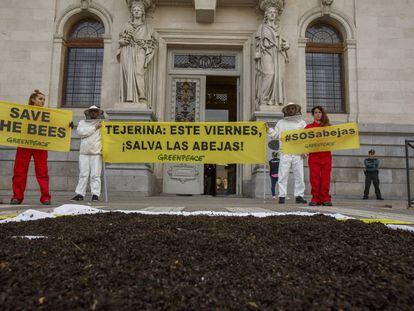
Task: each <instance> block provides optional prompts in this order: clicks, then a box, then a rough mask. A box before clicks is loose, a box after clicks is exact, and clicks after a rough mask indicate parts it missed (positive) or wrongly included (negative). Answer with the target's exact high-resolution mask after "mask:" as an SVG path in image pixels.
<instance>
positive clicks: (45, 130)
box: [0, 102, 72, 152]
mask: <svg viewBox="0 0 414 311" xmlns="http://www.w3.org/2000/svg"><path fill="white" fill-rule="evenodd" d="M71 121H72V111H66V110H60V109H50V108H43V107H36V106H30V105H21V104H12V103H6V102H0V145H4V146H12V147H24V148H32V149H42V150H53V151H64V152H68V151H70V139H71V127H70V123H71Z"/></svg>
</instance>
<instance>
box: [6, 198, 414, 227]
mask: <svg viewBox="0 0 414 311" xmlns="http://www.w3.org/2000/svg"><path fill="white" fill-rule="evenodd" d="M72 196H73V194H72V193H71V194H69V193H65V194H58V195H54V196H53V198H52V203H53V204H52V205H51V206H47V207H46V206H43V205H41V204H40V202H39V201H38V200H39V197H38V196H28V197H26V198H25V201H24V203H23V204H21V205H10V204H8V200H7V201H6V198H5V197H4V196H3V204H0V217H1V216H6V215H12V214H18V213H20V212H23V211H25V210H27V209H36V210H41V211H51V210H52V209H53V208H55V207H57V206H61V205H63V204H81V205H90V206H93V207H96V208H100V209H104V210H109V211H110V210H141V211H152V212H178V211H183V212H195V211H215V212H231V213H240V212H245V213H254V212H315V213H316V212H321V213H339V214H343V215H345V216H350V217H354V218H358V219H361V218H375V219H391V220H396V221H403V222H408V223H411V224H414V209H408V208H407V202H404V201H395V200H386V201H377V200H375V199H372V200H349V199H347V200H345V199H337V200H335V199H333V203H334V206H332V207H323V206H316V207H310V206H308V205H305V204H296V203H295V202H294V200H292V199H290V200H288V201H287V203H286V204H284V205H280V204H278V203H277V200H273V199H271V198H269V199H266V200H264V199H252V198H242V197H233V196H230V197H220V196H218V197H211V196H204V195H197V196H178V195H162V196H153V197H144V196H134V195H131V194H130V193H129V194H122V193H117V194H111V196H110V199H109V202H107V203H106V202H105V201H104V200H101V201H99V202H94V203H91V202H89V197H87V198H86V199H87V200H85V201H82V202H71V201H70V198H71V197H72ZM5 203H6V204H5Z"/></svg>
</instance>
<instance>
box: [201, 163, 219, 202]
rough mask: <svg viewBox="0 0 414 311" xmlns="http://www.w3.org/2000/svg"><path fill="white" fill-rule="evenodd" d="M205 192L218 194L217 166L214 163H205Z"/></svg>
mask: <svg viewBox="0 0 414 311" xmlns="http://www.w3.org/2000/svg"><path fill="white" fill-rule="evenodd" d="M204 183H205V185H204V186H205V188H204V193H205V194H207V195H211V196H213V197H215V196H216V166H215V165H214V164H206V165H204Z"/></svg>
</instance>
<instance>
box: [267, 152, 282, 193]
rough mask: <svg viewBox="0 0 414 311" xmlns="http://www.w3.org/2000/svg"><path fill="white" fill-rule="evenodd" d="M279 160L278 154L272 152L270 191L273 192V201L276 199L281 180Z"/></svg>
mask: <svg viewBox="0 0 414 311" xmlns="http://www.w3.org/2000/svg"><path fill="white" fill-rule="evenodd" d="M279 162H280V161H279V159H278V157H277V152H272V158H271V159H270V161H269V175H270V190H271V191H272V197H273V199H276V189H275V188H276V184H277V181H278V180H279Z"/></svg>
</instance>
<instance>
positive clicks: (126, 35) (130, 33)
mask: <svg viewBox="0 0 414 311" xmlns="http://www.w3.org/2000/svg"><path fill="white" fill-rule="evenodd" d="M128 4H129V8H130V11H131V20H130V21H129V22H128V23H127V24H126V26H125V28H124V30H123V31H122V32H121V33H120V35H119V57H120V65H121V81H120V102H121V103H139V104H145V105H147V108H150V107H148V98H147V96H148V86H149V82H150V79H149V74H150V73H151V70H150V68H149V67H150V64H151V61H152V59H153V57H154V53H155V49H156V47H157V44H158V41H157V38H156V32H155V31H154V30H153V29H152V27H150V26H149V25H147V24H146V22H145V8H146V5H145V3H144V2H143V1H129V2H128Z"/></svg>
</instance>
